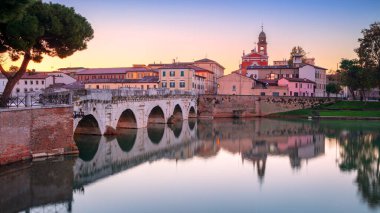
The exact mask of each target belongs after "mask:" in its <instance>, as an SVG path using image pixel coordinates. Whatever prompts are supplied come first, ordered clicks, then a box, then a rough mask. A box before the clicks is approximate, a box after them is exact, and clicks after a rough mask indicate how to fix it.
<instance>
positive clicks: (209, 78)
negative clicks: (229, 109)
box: [190, 65, 216, 94]
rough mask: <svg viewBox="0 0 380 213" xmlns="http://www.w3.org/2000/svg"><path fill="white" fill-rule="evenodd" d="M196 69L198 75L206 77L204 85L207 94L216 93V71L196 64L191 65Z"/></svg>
mask: <svg viewBox="0 0 380 213" xmlns="http://www.w3.org/2000/svg"><path fill="white" fill-rule="evenodd" d="M190 67H192V68H193V69H194V70H195V74H196V75H198V76H202V77H204V85H205V86H204V87H205V91H204V93H205V94H215V93H216V89H215V83H214V82H215V81H214V73H213V72H212V71H210V70H207V69H205V68H201V67H197V66H194V65H190Z"/></svg>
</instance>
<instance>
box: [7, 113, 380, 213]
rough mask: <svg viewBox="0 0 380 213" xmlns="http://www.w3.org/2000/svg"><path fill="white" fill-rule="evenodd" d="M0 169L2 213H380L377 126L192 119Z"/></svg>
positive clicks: (81, 139)
mask: <svg viewBox="0 0 380 213" xmlns="http://www.w3.org/2000/svg"><path fill="white" fill-rule="evenodd" d="M75 141H76V143H77V145H78V147H79V150H80V155H79V157H77V158H63V157H61V158H54V159H50V160H47V161H34V162H31V163H21V164H17V165H11V166H7V167H0V212H17V211H25V212H181V213H182V212H380V175H379V163H380V159H379V150H380V122H378V121H306V120H269V119H253V120H215V121H205V120H201V121H195V120H190V121H189V122H187V121H185V122H183V123H177V124H176V125H174V126H166V125H155V126H150V127H149V128H147V129H137V130H123V131H121V132H120V134H119V135H118V136H117V137H108V138H106V137H98V136H77V137H75Z"/></svg>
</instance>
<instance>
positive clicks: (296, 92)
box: [278, 78, 315, 97]
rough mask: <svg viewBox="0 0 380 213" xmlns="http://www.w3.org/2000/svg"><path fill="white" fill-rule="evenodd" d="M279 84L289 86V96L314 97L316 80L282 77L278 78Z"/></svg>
mask: <svg viewBox="0 0 380 213" xmlns="http://www.w3.org/2000/svg"><path fill="white" fill-rule="evenodd" d="M278 86H283V87H286V88H287V94H288V96H303V97H313V96H314V95H315V94H314V86H315V82H313V81H310V80H308V79H305V78H304V79H301V78H282V79H280V80H278Z"/></svg>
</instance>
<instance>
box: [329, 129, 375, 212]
mask: <svg viewBox="0 0 380 213" xmlns="http://www.w3.org/2000/svg"><path fill="white" fill-rule="evenodd" d="M334 123H335V124H336V127H335V128H330V127H331V125H332V123H331V122H330V123H326V122H324V125H323V127H325V128H326V129H329V133H330V134H332V135H333V137H334V138H335V139H336V140H337V141H338V143H339V145H340V147H341V148H340V159H339V160H338V163H339V168H340V169H341V171H343V172H352V171H357V176H356V180H355V183H356V184H357V186H358V192H359V194H360V195H361V197H362V199H363V200H364V201H366V202H368V204H369V206H370V207H371V208H375V207H379V206H380V174H379V164H380V157H379V153H380V131H379V130H380V128H379V124H378V123H373V122H366V123H361V124H358V123H356V122H351V121H346V122H339V121H335V122H334Z"/></svg>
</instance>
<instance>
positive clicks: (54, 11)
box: [0, 0, 94, 106]
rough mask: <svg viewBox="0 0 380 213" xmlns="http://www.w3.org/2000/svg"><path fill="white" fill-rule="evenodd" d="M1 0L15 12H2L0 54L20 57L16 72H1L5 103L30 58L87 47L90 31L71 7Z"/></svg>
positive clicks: (62, 55) (38, 59)
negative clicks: (8, 13) (14, 13)
mask: <svg viewBox="0 0 380 213" xmlns="http://www.w3.org/2000/svg"><path fill="white" fill-rule="evenodd" d="M15 2H18V1H17V0H15V1H13V0H2V1H1V5H0V6H1V8H2V6H3V5H8V7H10V8H12V9H13V10H14V11H15V12H16V11H17V12H18V13H19V14H18V15H13V13H10V15H5V16H4V17H2V20H3V21H2V22H1V24H0V54H1V53H2V54H5V53H8V54H9V56H10V58H11V59H12V60H13V61H17V60H18V59H22V62H21V66H20V68H19V70H18V71H17V72H6V71H5V70H4V68H3V66H2V64H0V71H1V73H2V74H3V75H4V76H6V78H7V79H8V82H7V85H6V86H5V89H4V92H3V95H2V97H1V100H0V106H5V105H6V102H7V100H8V98H9V96H10V95H11V92H12V90H13V88H14V86H15V85H16V83H17V82H18V81H19V80H20V78H21V77H22V76H23V75H24V74H25V72H26V71H27V67H28V64H29V62H30V61H34V62H37V63H39V62H41V61H42V59H43V56H44V55H48V56H51V57H55V56H58V57H60V58H65V57H67V56H70V55H72V54H74V53H75V52H76V51H79V50H84V49H86V48H87V43H88V42H89V41H90V40H91V39H92V38H93V34H94V31H93V29H92V27H91V25H90V23H89V22H88V21H87V20H86V19H85V18H84V17H83V16H81V15H80V14H77V13H76V12H75V10H74V9H73V8H68V7H66V6H64V5H60V4H53V3H43V2H41V1H38V0H30V1H27V0H22V1H20V2H24V3H25V4H22V6H20V5H18V4H16V3H15Z"/></svg>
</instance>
